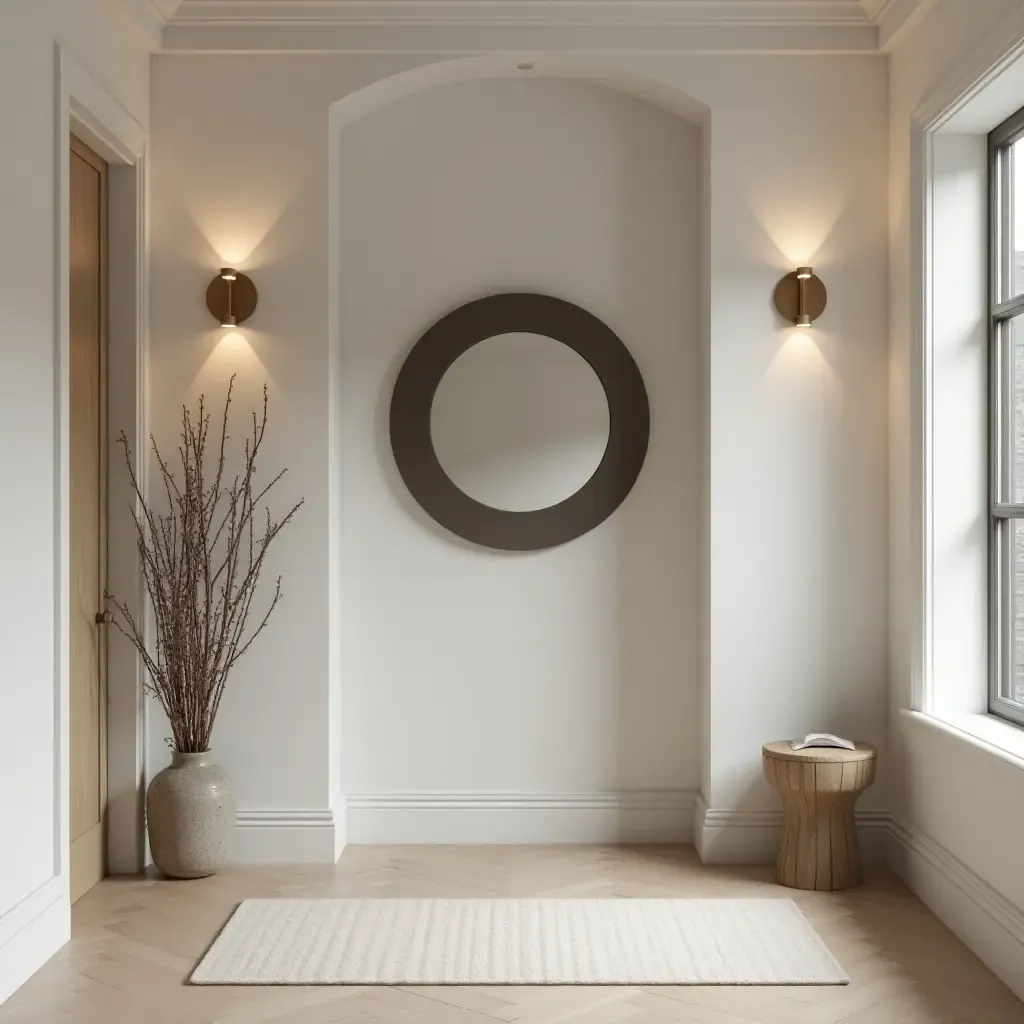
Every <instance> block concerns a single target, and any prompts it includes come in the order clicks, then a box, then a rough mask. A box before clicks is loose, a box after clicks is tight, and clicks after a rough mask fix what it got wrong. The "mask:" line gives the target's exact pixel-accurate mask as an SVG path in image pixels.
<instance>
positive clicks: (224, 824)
mask: <svg viewBox="0 0 1024 1024" xmlns="http://www.w3.org/2000/svg"><path fill="white" fill-rule="evenodd" d="M146 823H147V825H148V827H149V846H150V849H151V850H152V851H153V860H154V862H155V863H156V866H157V867H158V868H159V869H160V870H161V871H163V873H164V874H165V875H170V877H171V878H205V877H206V876H207V875H212V874H213V873H214V872H215V871H216V870H217V869H218V868H219V867H221V865H222V864H224V862H225V861H226V860H227V859H228V853H229V851H230V844H231V837H232V834H233V832H234V829H235V787H234V784H233V783H232V781H231V778H230V776H229V775H228V773H227V772H226V771H224V769H223V768H220V767H218V766H217V765H215V764H214V763H213V754H212V753H211V752H210V751H209V750H208V751H206V753H205V754H179V753H178V752H177V751H175V752H174V754H173V755H172V759H171V765H170V767H169V768H165V769H164V770H163V771H162V772H160V773H159V774H158V775H156V776H155V777H154V779H153V781H152V782H151V783H150V784H149V791H148V792H147V793H146Z"/></svg>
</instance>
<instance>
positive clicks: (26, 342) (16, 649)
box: [0, 0, 149, 1000]
mask: <svg viewBox="0 0 1024 1024" xmlns="http://www.w3.org/2000/svg"><path fill="white" fill-rule="evenodd" d="M58 44H59V45H60V46H61V47H62V48H63V49H64V50H65V51H66V52H67V53H69V54H71V55H73V56H74V57H75V58H76V59H77V61H78V62H79V63H80V64H81V65H82V66H84V68H85V69H86V71H87V72H88V73H89V74H90V75H91V76H92V77H93V78H94V79H95V80H96V81H97V82H98V83H99V84H100V85H101V86H102V87H103V88H104V89H105V90H106V91H107V92H108V93H109V94H111V95H112V96H114V97H115V98H116V99H117V100H118V101H119V102H120V103H121V105H122V106H123V107H125V108H126V109H127V111H128V113H129V114H131V115H132V116H133V117H134V118H135V120H136V121H138V122H139V123H140V124H142V125H143V126H145V125H146V124H147V122H148V104H149V60H148V54H147V52H146V39H145V37H144V36H143V34H142V32H141V30H140V29H139V28H138V27H137V26H134V25H133V23H132V22H131V21H130V19H128V17H127V16H126V15H125V14H124V13H123V12H122V11H121V10H120V8H119V6H118V5H117V4H115V3H113V2H110V3H107V2H102V0H46V2H34V3H8V4H5V5H4V6H3V11H2V13H0V124H2V125H3V135H4V159H3V162H2V166H0V194H2V195H3V196H4V197H5V201H4V203H3V204H2V207H0V353H2V355H0V367H2V372H0V465H2V466H3V473H4V500H3V502H2V503H0V536H2V537H3V538H4V541H3V545H2V548H3V556H2V558H0V567H2V568H0V648H2V649H3V651H4V665H5V667H4V674H3V681H2V683H0V719H2V720H3V721H4V722H6V723H8V729H7V736H6V738H5V741H4V755H3V761H4V765H5V766H6V767H5V772H4V776H5V784H4V785H3V786H0V821H2V822H3V829H4V837H5V839H4V841H3V842H2V843H0V1000H2V999H4V998H5V997H6V996H7V994H8V993H9V992H10V991H11V990H12V989H13V988H15V987H16V986H17V985H18V984H20V983H21V981H23V980H24V978H25V977H27V976H28V974H30V973H31V972H32V971H33V970H35V968H36V967H38V966H39V964H41V963H42V962H43V960H45V959H46V957H48V956H49V955H51V954H52V953H53V952H54V951H55V950H56V949H57V948H58V947H59V946H60V945H61V943H62V942H63V941H65V940H66V938H67V935H68V897H67V878H66V877H65V876H64V875H63V874H62V870H61V868H62V861H66V855H65V851H64V850H63V849H61V846H62V845H63V841H64V840H66V835H67V830H66V828H63V830H62V809H61V806H60V799H59V793H60V788H61V784H60V779H59V777H56V773H57V768H58V764H59V760H58V758H59V754H60V736H59V733H58V729H57V710H58V708H57V703H56V701H55V695H56V693H57V686H56V683H57V679H56V676H57V673H58V670H59V669H58V660H57V658H58V655H59V653H60V650H61V642H62V641H61V637H60V630H59V606H58V602H59V601H60V600H61V595H59V593H58V586H57V584H58V573H59V568H58V565H57V560H56V552H57V537H58V536H59V524H58V521H57V508H56V502H57V491H56V483H57V472H58V465H57V458H58V450H57V436H56V425H57V420H58V413H57V407H56V404H55V402H56V399H55V382H56V381H57V379H58V368H57V364H56V353H57V340H56V337H55V334H56V321H55V310H56V302H57V290H58V279H57V274H56V269H57V261H56V251H55V247H56V244H57V208H56V203H55V196H56V185H55V175H56V170H57V153H56V151H55V146H58V145H59V146H61V147H63V146H64V145H65V144H66V140H64V139H58V138H57V123H58V97H57V95H56V88H55V80H56V74H55V61H56V59H57V57H56V50H55V47H56V46H57V45H58ZM12 783H13V784H12Z"/></svg>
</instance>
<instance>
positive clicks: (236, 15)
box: [153, 0, 873, 27]
mask: <svg viewBox="0 0 1024 1024" xmlns="http://www.w3.org/2000/svg"><path fill="white" fill-rule="evenodd" d="M153 2H156V0H153ZM865 2H873V0H865ZM173 21H174V24H175V25H176V26H186V25H195V26H202V25H236V26H237V25H263V26H299V25H317V26H330V25H339V24H340V25H353V24H356V25H375V24H392V23H395V22H399V23H402V24H406V25H430V24H436V23H438V22H441V23H444V24H452V23H455V24H462V25H471V24H487V25H494V24H501V25H505V24H514V25H657V26H664V25H745V26H750V25H818V26H821V25H847V26H854V27H856V26H863V25H865V24H867V23H869V22H870V21H871V18H870V17H869V16H868V15H867V14H865V11H864V8H863V7H862V6H861V0H184V2H183V3H181V4H180V7H179V9H178V12H177V14H176V15H175V16H174V18H173Z"/></svg>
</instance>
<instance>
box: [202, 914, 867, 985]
mask: <svg viewBox="0 0 1024 1024" xmlns="http://www.w3.org/2000/svg"><path fill="white" fill-rule="evenodd" d="M191 981H192V984H194V985H844V984H846V983H847V981H848V979H847V977H846V975H845V974H844V973H843V970H842V968H841V967H840V966H839V964H838V963H837V962H836V960H835V958H834V957H833V956H832V954H831V953H830V952H829V951H828V949H827V948H826V947H825V944H824V943H823V942H822V940H821V938H820V937H819V936H818V934H817V932H815V931H814V929H813V928H812V927H811V926H810V924H809V923H808V922H807V919H806V918H805V917H804V916H803V914H802V913H801V912H800V910H799V909H798V908H797V906H796V904H795V903H793V901H792V900H729V899H726V900H716V899H705V900H669V899H660V900H651V899H642V900H631V899H618V900H615V899H611V900H592V899H562V900H557V899H520V900H497V899H496V900H480V899H451V900H444V899H429V900H412V899H337V900H336V899H314V900H286V899H277V900H246V901H245V902H244V903H242V904H240V905H239V907H238V908H237V909H236V910H235V913H234V914H233V916H232V917H231V919H230V920H229V921H228V923H227V925H225V927H224V930H223V931H222V932H221V933H220V935H219V936H218V937H217V939H216V941H215V942H214V943H213V945H212V946H211V947H210V949H209V951H208V952H207V954H206V956H205V957H203V959H202V961H201V962H200V964H199V966H198V967H197V968H196V969H195V971H194V973H193V974H192V978H191Z"/></svg>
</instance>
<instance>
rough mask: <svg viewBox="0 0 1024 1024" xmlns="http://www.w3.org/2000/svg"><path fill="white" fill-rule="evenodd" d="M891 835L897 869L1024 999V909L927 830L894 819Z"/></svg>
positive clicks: (891, 863)
mask: <svg viewBox="0 0 1024 1024" xmlns="http://www.w3.org/2000/svg"><path fill="white" fill-rule="evenodd" d="M889 834H890V837H891V840H890V844H889V866H890V867H891V868H892V870H893V871H895V872H896V874H898V875H899V876H900V877H901V878H902V879H903V881H904V882H906V884H907V886H908V887H909V888H910V890H911V891H912V892H913V893H914V894H915V895H916V896H917V897H918V899H920V900H921V902H922V903H924V904H925V905H926V906H927V907H928V908H929V909H930V910H931V911H932V912H933V913H934V914H935V916H936V917H938V918H939V920H941V921H942V922H943V923H944V924H945V925H946V926H947V927H948V928H949V929H950V930H951V931H952V932H953V933H954V934H955V935H956V936H957V937H958V938H959V939H960V940H961V942H963V943H964V944H965V945H966V946H968V947H969V948H970V949H971V950H972V951H973V952H974V953H975V955H976V956H977V957H978V958H979V959H980V960H982V961H983V962H984V963H985V964H986V965H987V966H988V967H989V968H990V969H991V970H992V971H993V972H994V973H995V974H997V975H998V976H999V977H1000V978H1001V979H1002V980H1003V982H1004V983H1005V984H1006V985H1007V986H1008V987H1009V988H1010V989H1011V990H1012V991H1013V992H1014V993H1015V994H1016V995H1017V996H1018V997H1020V998H1021V999H1024V911H1022V910H1021V908H1019V907H1017V906H1015V905H1014V904H1013V903H1011V902H1010V901H1009V900H1008V899H1007V898H1006V897H1005V896H1003V895H1002V894H1001V893H1000V892H998V891H997V890H996V889H994V888H993V887H992V886H991V885H989V884H988V882H986V881H985V880H984V879H983V878H981V877H980V876H979V875H978V874H977V873H976V872H975V871H973V870H972V869H971V868H969V867H968V866H967V865H966V864H965V863H964V862H963V861H962V860H960V859H959V858H958V857H956V856H954V855H953V854H952V853H950V852H949V850H947V849H946V848H945V847H944V846H942V845H941V844H940V843H938V842H936V841H935V840H934V839H932V837H931V836H929V835H928V834H927V833H925V832H923V831H921V829H919V828H916V827H915V826H913V825H908V824H906V823H905V822H902V821H898V820H895V819H894V820H893V821H891V823H890V833H889ZM1010 854H1011V855H1012V852H1010Z"/></svg>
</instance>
